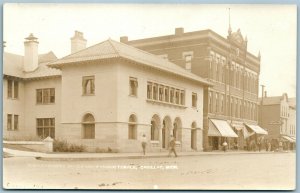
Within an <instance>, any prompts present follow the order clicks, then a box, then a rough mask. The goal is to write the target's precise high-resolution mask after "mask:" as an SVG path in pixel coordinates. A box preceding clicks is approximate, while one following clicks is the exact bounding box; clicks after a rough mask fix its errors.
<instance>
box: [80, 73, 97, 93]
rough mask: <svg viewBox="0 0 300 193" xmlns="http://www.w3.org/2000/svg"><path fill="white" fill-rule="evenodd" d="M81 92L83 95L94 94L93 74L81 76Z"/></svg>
mask: <svg viewBox="0 0 300 193" xmlns="http://www.w3.org/2000/svg"><path fill="white" fill-rule="evenodd" d="M82 92H83V95H94V94H95V76H84V77H82Z"/></svg>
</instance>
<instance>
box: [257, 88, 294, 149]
mask: <svg viewBox="0 0 300 193" xmlns="http://www.w3.org/2000/svg"><path fill="white" fill-rule="evenodd" d="M259 104H260V105H259V125H260V126H261V127H264V128H266V129H267V130H268V133H269V134H268V139H269V140H272V141H273V143H274V144H275V145H276V146H277V145H278V142H279V141H283V142H286V145H287V147H286V148H288V147H289V148H294V147H295V143H296V101H295V98H288V95H287V94H286V93H284V94H283V95H282V96H275V97H267V96H264V97H263V98H260V99H259Z"/></svg>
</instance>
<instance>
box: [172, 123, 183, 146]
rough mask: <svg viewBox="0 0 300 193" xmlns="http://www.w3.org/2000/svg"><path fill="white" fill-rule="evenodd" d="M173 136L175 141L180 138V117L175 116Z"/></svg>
mask: <svg viewBox="0 0 300 193" xmlns="http://www.w3.org/2000/svg"><path fill="white" fill-rule="evenodd" d="M173 137H175V139H176V141H181V138H182V124H181V119H180V118H179V117H176V118H175V120H174V124H173Z"/></svg>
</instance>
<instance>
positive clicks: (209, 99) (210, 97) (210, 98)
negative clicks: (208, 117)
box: [208, 92, 213, 113]
mask: <svg viewBox="0 0 300 193" xmlns="http://www.w3.org/2000/svg"><path fill="white" fill-rule="evenodd" d="M208 97H209V98H208V108H209V109H208V112H210V113H212V110H213V109H212V93H211V92H209V96H208Z"/></svg>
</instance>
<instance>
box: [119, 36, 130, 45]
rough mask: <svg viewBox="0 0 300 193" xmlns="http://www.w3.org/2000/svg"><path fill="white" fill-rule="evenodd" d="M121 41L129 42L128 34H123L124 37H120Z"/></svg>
mask: <svg viewBox="0 0 300 193" xmlns="http://www.w3.org/2000/svg"><path fill="white" fill-rule="evenodd" d="M120 42H122V43H125V44H126V43H127V42H128V36H122V37H120Z"/></svg>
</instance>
